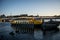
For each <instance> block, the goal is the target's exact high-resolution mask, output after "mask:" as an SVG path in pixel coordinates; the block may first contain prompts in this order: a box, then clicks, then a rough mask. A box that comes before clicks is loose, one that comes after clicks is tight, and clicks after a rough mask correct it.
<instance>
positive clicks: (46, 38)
mask: <svg viewBox="0 0 60 40" xmlns="http://www.w3.org/2000/svg"><path fill="white" fill-rule="evenodd" d="M59 27H60V26H59ZM11 32H13V33H14V35H11V34H10V33H11ZM0 40H60V31H58V32H56V31H46V35H43V31H42V30H34V32H33V33H32V34H28V33H27V34H21V33H15V30H14V29H13V28H12V27H11V24H10V23H0Z"/></svg>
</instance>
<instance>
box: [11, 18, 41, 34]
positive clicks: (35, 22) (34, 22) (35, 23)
mask: <svg viewBox="0 0 60 40" xmlns="http://www.w3.org/2000/svg"><path fill="white" fill-rule="evenodd" d="M11 24H12V27H14V28H15V29H16V30H19V31H20V32H21V31H22V32H28V33H29V32H31V33H32V32H33V31H34V29H37V28H40V27H41V24H42V19H40V18H36V17H20V18H17V19H14V20H12V21H11Z"/></svg>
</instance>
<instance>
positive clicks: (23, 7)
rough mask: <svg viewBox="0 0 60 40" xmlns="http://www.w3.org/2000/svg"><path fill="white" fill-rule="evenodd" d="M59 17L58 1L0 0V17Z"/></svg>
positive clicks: (59, 4)
mask: <svg viewBox="0 0 60 40" xmlns="http://www.w3.org/2000/svg"><path fill="white" fill-rule="evenodd" d="M2 14H5V15H20V14H28V15H37V14H38V15H40V16H53V15H60V0H0V15H2Z"/></svg>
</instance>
